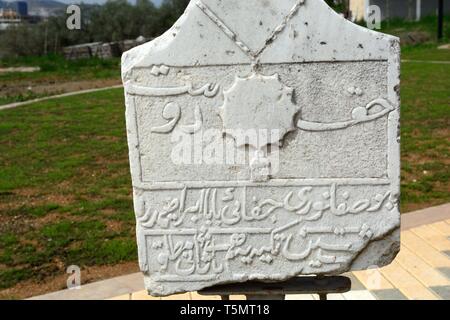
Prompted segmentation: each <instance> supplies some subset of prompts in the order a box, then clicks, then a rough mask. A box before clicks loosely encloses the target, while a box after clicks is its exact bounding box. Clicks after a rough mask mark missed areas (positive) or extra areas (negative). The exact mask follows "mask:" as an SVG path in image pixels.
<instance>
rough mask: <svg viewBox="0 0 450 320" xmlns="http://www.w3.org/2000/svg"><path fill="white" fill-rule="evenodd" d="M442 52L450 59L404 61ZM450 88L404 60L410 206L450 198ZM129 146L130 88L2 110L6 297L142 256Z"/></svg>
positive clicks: (1, 242) (1, 273) (442, 76)
mask: <svg viewBox="0 0 450 320" xmlns="http://www.w3.org/2000/svg"><path fill="white" fill-rule="evenodd" d="M418 52H422V54H421V55H419V54H418ZM446 52H448V51H446ZM436 55H439V56H440V57H441V58H442V60H447V61H450V57H449V54H448V53H447V55H444V54H441V52H440V51H437V50H435V49H433V48H429V47H428V48H427V47H421V48H416V49H411V50H406V51H405V55H404V57H403V58H405V59H406V58H408V59H411V57H420V60H425V59H428V58H430V57H433V58H432V59H433V60H435V59H437V58H436ZM449 86H450V65H444V64H442V65H437V64H423V63H404V64H403V70H402V157H403V170H402V179H403V183H402V189H403V193H402V210H403V212H408V211H411V210H414V209H418V208H423V207H427V206H432V205H437V204H442V203H446V202H449V201H450V190H449V184H448V181H449V151H450V142H449V127H450V126H449V125H450V117H449V116H450V114H449V106H450V91H449ZM127 152H128V151H127V143H126V136H125V120H124V101H123V92H122V90H121V89H115V90H108V91H103V92H98V93H95V94H88V95H79V96H73V97H70V98H63V99H57V100H51V101H47V102H42V103H38V104H33V105H30V106H25V107H21V108H18V109H11V110H5V111H1V112H0V296H1V290H2V289H5V288H11V287H14V286H17V285H20V284H21V283H29V282H30V281H31V282H33V283H42V282H44V281H47V279H51V278H52V277H55V276H57V275H64V274H65V268H66V267H67V266H69V265H71V264H76V265H79V266H81V267H82V268H83V269H89V268H90V267H93V266H101V265H116V264H118V263H121V262H126V261H136V259H137V254H136V244H135V235H134V225H135V221H134V214H133V209H132V193H131V181H130V174H129V167H128V156H127ZM27 281H28V282H27ZM25 295H26V294H25Z"/></svg>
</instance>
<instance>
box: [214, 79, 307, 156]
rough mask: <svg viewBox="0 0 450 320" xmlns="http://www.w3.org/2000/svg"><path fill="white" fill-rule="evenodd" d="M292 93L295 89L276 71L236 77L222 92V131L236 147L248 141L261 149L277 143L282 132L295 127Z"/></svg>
mask: <svg viewBox="0 0 450 320" xmlns="http://www.w3.org/2000/svg"><path fill="white" fill-rule="evenodd" d="M293 95H294V89H292V88H289V87H288V86H286V85H284V84H283V83H282V82H281V81H280V77H279V75H278V74H274V75H272V76H265V75H261V74H258V73H253V74H252V75H250V76H249V77H247V78H240V77H236V79H235V81H234V83H233V85H232V86H231V88H230V89H228V90H227V91H225V92H224V99H225V102H224V105H223V106H222V107H221V108H220V115H221V118H222V121H223V131H224V133H225V134H227V135H230V136H232V137H233V138H234V139H235V141H236V144H237V146H238V147H241V146H244V145H251V146H253V147H254V148H256V149H258V150H260V149H262V148H264V147H265V146H267V145H271V144H278V145H280V144H281V142H282V140H283V138H284V136H285V135H286V134H287V133H288V132H290V131H293V130H295V129H296V127H295V125H294V116H295V114H296V113H297V112H298V111H299V107H298V106H297V105H296V104H295V103H294V99H293ZM255 137H256V138H255Z"/></svg>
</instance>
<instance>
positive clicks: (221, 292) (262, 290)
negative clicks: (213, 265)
mask: <svg viewBox="0 0 450 320" xmlns="http://www.w3.org/2000/svg"><path fill="white" fill-rule="evenodd" d="M351 286H352V283H351V280H350V279H349V278H347V277H344V276H320V277H319V276H318V277H297V278H292V279H290V280H288V281H284V282H273V283H271V282H259V281H249V282H244V283H233V284H225V285H219V286H214V287H211V288H207V289H203V290H201V291H199V292H198V293H199V294H201V295H204V296H221V297H222V300H230V295H245V296H246V297H247V300H285V298H286V295H287V294H318V295H319V298H320V300H327V295H328V294H331V293H345V292H348V291H350V289H351Z"/></svg>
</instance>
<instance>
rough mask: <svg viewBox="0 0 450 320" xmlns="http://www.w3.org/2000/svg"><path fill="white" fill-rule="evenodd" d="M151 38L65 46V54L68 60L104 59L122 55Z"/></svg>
mask: <svg viewBox="0 0 450 320" xmlns="http://www.w3.org/2000/svg"><path fill="white" fill-rule="evenodd" d="M148 40H150V39H145V38H142V37H140V38H138V39H137V40H124V41H119V42H109V43H103V42H92V43H85V44H80V45H76V46H69V47H64V48H63V54H64V56H65V58H66V59H68V60H76V59H86V58H91V57H98V58H102V59H108V58H114V57H120V56H121V55H122V53H124V52H125V51H128V50H130V49H131V48H134V47H136V46H138V45H141V44H143V43H145V42H147V41H148Z"/></svg>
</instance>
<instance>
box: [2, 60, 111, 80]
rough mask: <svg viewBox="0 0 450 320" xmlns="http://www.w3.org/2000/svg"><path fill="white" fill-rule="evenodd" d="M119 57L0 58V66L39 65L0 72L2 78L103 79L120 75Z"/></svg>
mask: <svg viewBox="0 0 450 320" xmlns="http://www.w3.org/2000/svg"><path fill="white" fill-rule="evenodd" d="M119 66H120V59H119V58H112V59H100V58H89V59H79V60H66V59H65V58H64V57H63V56H62V55H55V54H52V55H48V56H38V57H36V56H30V57H20V58H14V59H2V60H0V68H9V67H39V68H40V71H38V72H12V73H4V74H0V81H3V80H9V81H11V80H24V79H42V77H45V76H53V77H56V76H57V77H60V78H62V79H104V78H111V77H117V76H119V75H120V67H119Z"/></svg>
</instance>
